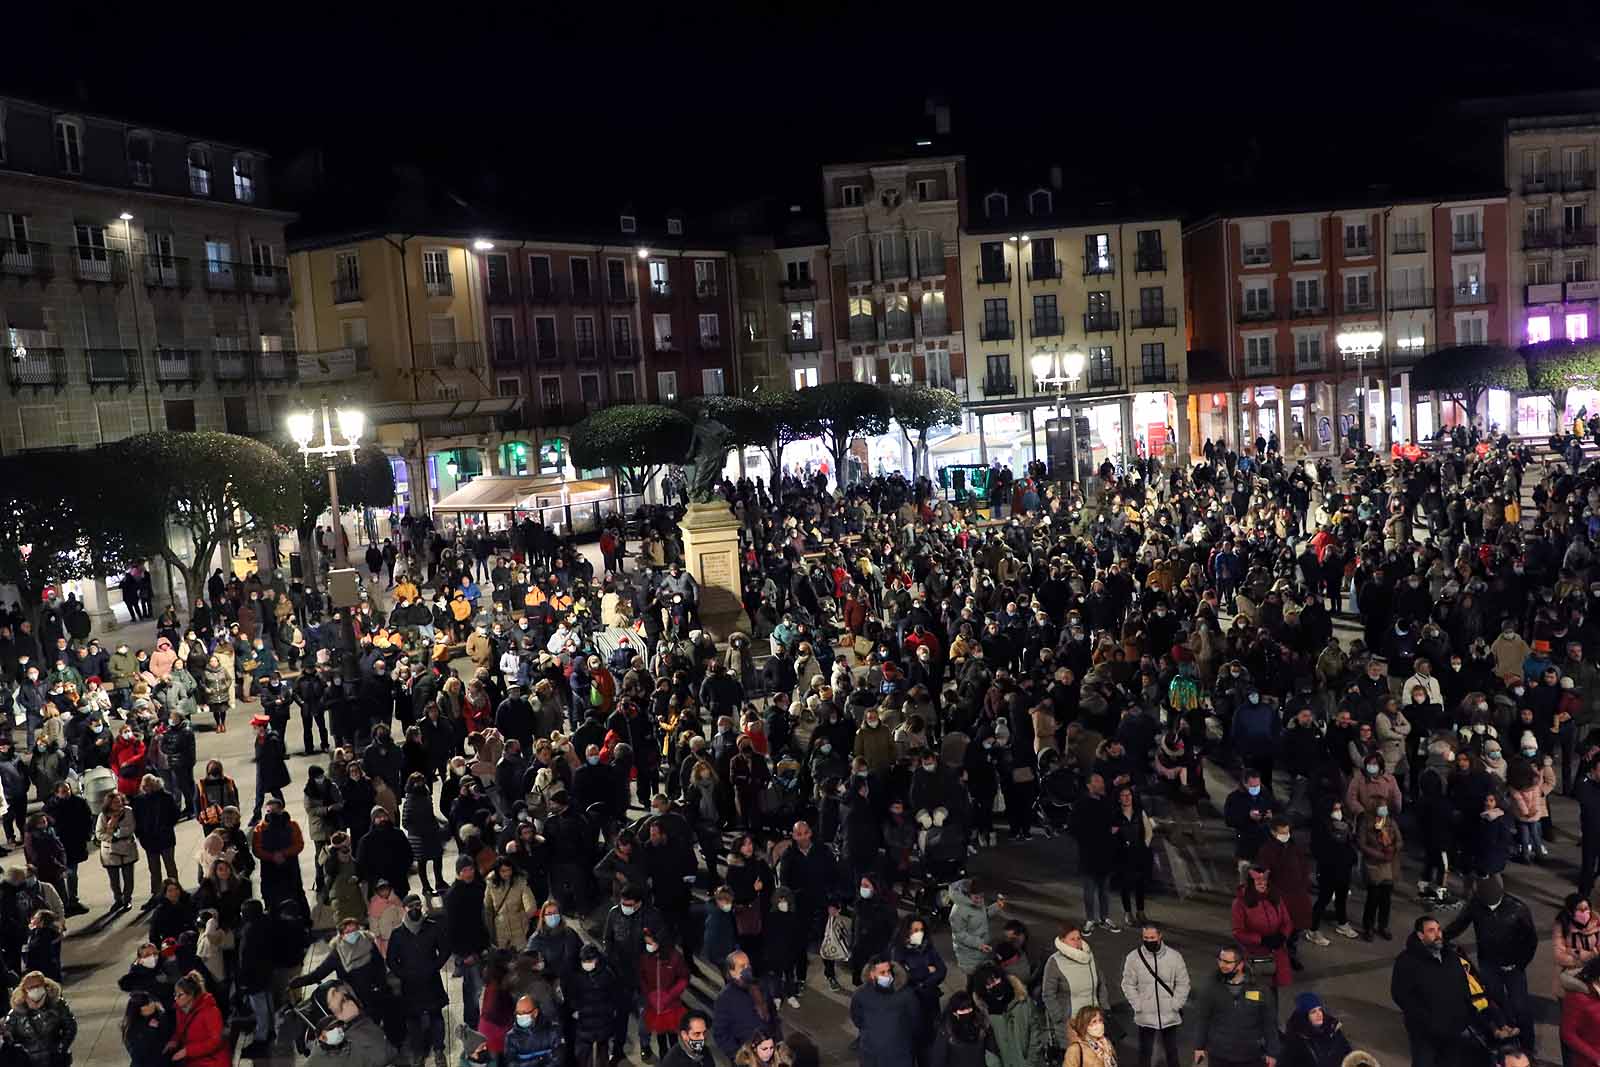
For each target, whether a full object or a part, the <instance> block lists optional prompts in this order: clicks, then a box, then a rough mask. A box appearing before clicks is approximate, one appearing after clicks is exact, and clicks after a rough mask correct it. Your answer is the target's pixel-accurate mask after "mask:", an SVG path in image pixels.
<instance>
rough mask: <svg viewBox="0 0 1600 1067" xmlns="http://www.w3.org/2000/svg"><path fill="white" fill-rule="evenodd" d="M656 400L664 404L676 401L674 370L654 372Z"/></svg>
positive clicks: (676, 388)
mask: <svg viewBox="0 0 1600 1067" xmlns="http://www.w3.org/2000/svg"><path fill="white" fill-rule="evenodd" d="M656 399H657V400H659V401H661V402H662V403H664V404H668V403H671V402H672V401H674V400H676V399H678V372H677V371H675V370H660V371H656Z"/></svg>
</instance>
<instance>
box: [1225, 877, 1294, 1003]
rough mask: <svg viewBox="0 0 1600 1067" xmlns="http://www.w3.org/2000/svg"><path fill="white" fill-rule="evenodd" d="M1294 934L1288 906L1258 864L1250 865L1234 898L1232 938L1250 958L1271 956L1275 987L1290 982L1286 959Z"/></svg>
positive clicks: (1287, 960)
mask: <svg viewBox="0 0 1600 1067" xmlns="http://www.w3.org/2000/svg"><path fill="white" fill-rule="evenodd" d="M1293 933H1294V921H1293V920H1292V919H1291V917H1290V915H1289V907H1288V905H1287V904H1285V903H1284V901H1283V897H1281V896H1280V895H1279V894H1278V891H1277V890H1276V889H1275V888H1273V886H1272V876H1271V875H1270V874H1268V873H1267V869H1266V868H1265V867H1263V866H1261V864H1260V863H1259V862H1257V863H1252V864H1251V865H1250V876H1249V878H1248V879H1247V880H1246V882H1245V884H1244V885H1242V886H1240V887H1239V892H1238V894H1237V895H1236V896H1234V898H1233V938H1234V940H1235V941H1237V942H1239V944H1240V945H1241V946H1243V948H1244V950H1245V953H1246V954H1247V955H1249V957H1250V958H1251V959H1260V958H1261V957H1263V956H1271V957H1272V959H1273V964H1274V973H1273V976H1272V984H1273V986H1274V987H1282V986H1286V985H1288V984H1289V983H1290V982H1291V981H1292V980H1293V979H1292V977H1291V975H1290V966H1291V961H1290V959H1289V936H1290V935H1291V934H1293ZM1258 977H1260V976H1259V975H1258Z"/></svg>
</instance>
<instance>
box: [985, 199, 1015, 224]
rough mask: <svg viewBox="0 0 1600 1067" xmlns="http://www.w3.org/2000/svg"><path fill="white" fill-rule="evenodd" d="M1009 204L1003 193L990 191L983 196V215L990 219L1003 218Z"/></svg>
mask: <svg viewBox="0 0 1600 1067" xmlns="http://www.w3.org/2000/svg"><path fill="white" fill-rule="evenodd" d="M1009 206H1010V201H1009V200H1008V199H1007V198H1006V194H1005V193H990V194H989V195H988V196H986V197H984V198H983V214H984V217H985V218H990V219H1003V218H1005V217H1006V209H1007V208H1008V207H1009Z"/></svg>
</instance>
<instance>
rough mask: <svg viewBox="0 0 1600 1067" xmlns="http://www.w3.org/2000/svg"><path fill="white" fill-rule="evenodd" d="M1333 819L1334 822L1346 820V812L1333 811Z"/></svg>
mask: <svg viewBox="0 0 1600 1067" xmlns="http://www.w3.org/2000/svg"><path fill="white" fill-rule="evenodd" d="M1333 821H1334V822H1344V812H1342V811H1336V812H1334V813H1333Z"/></svg>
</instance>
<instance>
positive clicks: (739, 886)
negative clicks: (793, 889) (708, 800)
mask: <svg viewBox="0 0 1600 1067" xmlns="http://www.w3.org/2000/svg"><path fill="white" fill-rule="evenodd" d="M775 881H776V879H774V878H773V875H772V865H771V864H769V863H768V862H767V860H766V858H765V857H764V856H762V854H761V852H760V851H759V850H758V849H757V848H756V839H755V837H754V836H753V835H751V834H741V835H739V837H738V838H736V839H735V840H734V842H733V851H732V852H730V853H729V854H728V875H727V884H728V888H729V889H731V890H732V891H733V918H734V926H735V927H736V929H737V934H738V938H739V947H740V948H741V949H743V950H744V952H745V953H746V954H747V955H748V956H749V957H750V963H751V966H753V967H755V969H756V972H757V973H758V974H759V973H764V972H763V969H762V966H761V932H762V928H763V926H764V923H765V919H766V915H767V910H768V901H769V900H771V897H772V888H773V884H774V882H775Z"/></svg>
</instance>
